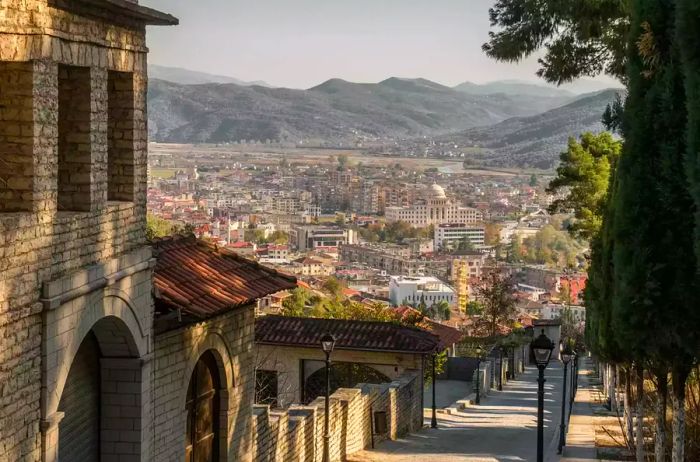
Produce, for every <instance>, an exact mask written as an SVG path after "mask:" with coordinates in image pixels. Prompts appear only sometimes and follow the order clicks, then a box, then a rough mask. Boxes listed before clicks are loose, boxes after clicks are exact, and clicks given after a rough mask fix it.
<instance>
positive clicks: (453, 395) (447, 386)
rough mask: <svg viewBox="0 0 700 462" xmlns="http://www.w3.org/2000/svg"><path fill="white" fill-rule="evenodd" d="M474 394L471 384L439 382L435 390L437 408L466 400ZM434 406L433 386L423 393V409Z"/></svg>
mask: <svg viewBox="0 0 700 462" xmlns="http://www.w3.org/2000/svg"><path fill="white" fill-rule="evenodd" d="M471 392H472V384H471V382H462V381H461V380H438V381H437V387H436V388H435V407H437V408H438V409H440V408H443V407H447V406H449V405H450V404H452V403H454V402H456V401H457V400H458V399H464V397H466V396H468V395H469V394H470V393H471ZM432 405H433V384H432V383H430V384H429V385H428V386H426V387H425V393H423V407H424V408H431V407H432Z"/></svg>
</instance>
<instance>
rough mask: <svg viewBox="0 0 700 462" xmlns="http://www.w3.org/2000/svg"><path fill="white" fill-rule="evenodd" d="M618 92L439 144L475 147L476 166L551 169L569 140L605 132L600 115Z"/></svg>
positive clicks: (451, 137) (445, 139)
mask: <svg viewBox="0 0 700 462" xmlns="http://www.w3.org/2000/svg"><path fill="white" fill-rule="evenodd" d="M618 95H622V91H621V90H615V89H610V90H604V91H601V92H596V93H593V94H589V95H584V96H582V97H580V98H579V99H577V100H575V101H573V102H571V103H569V104H567V105H564V106H562V107H559V108H556V109H552V110H550V111H547V112H544V113H542V114H538V115H534V116H529V117H514V118H511V119H508V120H505V121H503V122H500V123H498V124H495V125H492V126H490V127H478V128H472V129H469V130H465V131H462V132H459V133H454V134H450V135H446V136H443V137H441V138H439V141H441V142H443V143H448V144H454V145H457V146H462V147H479V148H481V149H480V151H479V153H478V154H477V155H475V158H474V160H476V161H477V163H479V164H484V165H491V166H504V167H514V166H517V167H537V168H544V169H547V168H552V167H554V166H555V165H556V162H557V161H558V158H559V154H560V153H561V152H562V151H563V150H564V149H565V148H566V145H567V141H568V139H569V137H571V136H574V137H576V136H578V135H579V134H581V133H583V132H587V131H590V132H600V131H603V130H605V127H604V126H603V124H602V121H601V119H602V114H603V111H604V110H605V108H606V106H607V105H608V104H610V103H611V102H612V101H614V100H615V98H616V97H617V96H618Z"/></svg>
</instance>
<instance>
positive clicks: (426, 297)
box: [389, 276, 456, 306]
mask: <svg viewBox="0 0 700 462" xmlns="http://www.w3.org/2000/svg"><path fill="white" fill-rule="evenodd" d="M389 300H390V301H391V304H392V305H394V306H400V305H402V304H408V305H419V304H420V303H421V302H422V303H425V305H426V306H431V305H433V304H434V303H439V302H441V301H446V302H447V303H449V304H450V305H453V304H454V303H455V302H456V297H455V291H454V290H453V289H452V287H450V286H448V285H447V284H445V283H444V282H442V281H441V280H440V279H438V278H436V277H432V276H422V277H408V276H392V277H391V279H390V280H389Z"/></svg>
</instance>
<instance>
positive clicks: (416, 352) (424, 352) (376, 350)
mask: <svg viewBox="0 0 700 462" xmlns="http://www.w3.org/2000/svg"><path fill="white" fill-rule="evenodd" d="M255 343H256V344H257V345H270V346H278V347H290V348H311V349H316V348H318V349H319V351H320V347H319V346H313V345H299V344H297V343H285V342H270V341H259V340H256V341H255ZM438 347H439V345H435V347H433V348H431V349H429V350H392V349H385V348H361V347H346V346H338V345H336V346H335V350H345V351H364V352H370V353H400V354H411V355H427V354H432V353H433V352H435V350H436V349H437V348H438Z"/></svg>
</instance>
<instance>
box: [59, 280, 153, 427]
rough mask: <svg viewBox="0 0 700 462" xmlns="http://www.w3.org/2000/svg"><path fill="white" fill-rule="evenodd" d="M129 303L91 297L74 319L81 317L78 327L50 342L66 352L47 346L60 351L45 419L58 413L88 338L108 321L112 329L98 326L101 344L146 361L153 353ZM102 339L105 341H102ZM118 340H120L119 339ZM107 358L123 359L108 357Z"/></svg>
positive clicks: (108, 326)
mask: <svg viewBox="0 0 700 462" xmlns="http://www.w3.org/2000/svg"><path fill="white" fill-rule="evenodd" d="M127 300H128V297H117V296H115V295H109V296H105V295H103V294H100V293H97V294H93V295H91V296H89V297H87V300H86V301H87V303H86V305H87V306H86V307H85V308H84V309H82V310H79V313H78V314H74V315H73V316H79V319H76V320H75V321H76V322H75V327H74V329H73V330H72V332H70V331H69V332H66V333H64V334H62V338H60V339H59V338H47V339H46V341H47V342H51V341H56V342H59V343H61V347H62V348H58V346H56V347H54V346H52V345H47V350H48V351H51V350H52V349H55V350H56V354H57V358H56V370H55V371H54V373H53V374H52V373H51V372H52V371H50V370H49V371H47V383H48V384H49V386H50V385H51V384H52V382H53V387H52V390H53V392H51V391H49V393H50V394H49V396H48V399H47V401H46V406H47V409H46V413H45V415H48V416H50V415H53V414H54V413H55V412H56V411H57V410H58V401H59V400H60V397H61V394H62V393H63V388H64V387H65V383H66V379H67V377H68V372H69V368H70V364H72V362H73V358H74V357H75V354H76V353H77V352H78V348H79V347H80V345H81V344H82V342H83V340H84V339H85V337H86V336H87V335H88V333H89V332H91V331H93V328H94V327H95V326H97V325H98V323H99V322H100V321H101V320H103V319H108V320H109V321H108V324H109V325H100V326H98V330H97V331H95V335H96V336H97V338H98V341H100V344H101V342H102V341H104V342H106V344H109V345H111V346H112V347H115V348H116V347H117V346H118V345H121V347H120V348H119V354H121V355H125V354H126V355H127V356H129V357H143V356H145V355H146V354H147V353H148V352H149V350H150V348H149V346H148V338H147V336H145V335H144V334H143V329H142V327H141V323H140V321H139V319H138V316H137V315H136V312H135V310H134V308H133V306H132V305H131V304H130V303H128V302H127ZM79 303H80V299H76V300H73V301H71V302H70V304H79ZM64 308H68V307H64V306H61V307H59V308H58V309H57V310H56V311H57V312H60V311H61V310H62V309H64ZM73 311H74V312H75V307H73ZM56 314H57V316H56V317H59V316H60V315H58V313H56ZM127 333H128V335H127ZM66 334H68V335H66ZM100 335H101V336H102V338H100ZM115 336H117V337H120V338H116V337H115ZM107 350H108V351H110V350H111V349H110V348H107ZM107 356H119V355H118V354H109V353H107ZM52 379H53V380H52ZM50 390H51V388H50Z"/></svg>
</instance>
